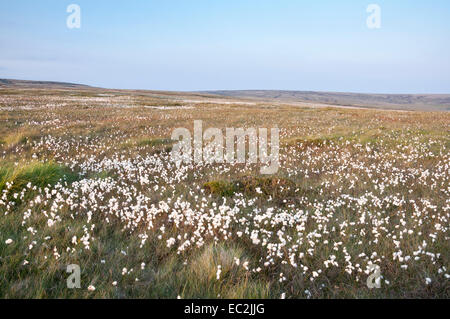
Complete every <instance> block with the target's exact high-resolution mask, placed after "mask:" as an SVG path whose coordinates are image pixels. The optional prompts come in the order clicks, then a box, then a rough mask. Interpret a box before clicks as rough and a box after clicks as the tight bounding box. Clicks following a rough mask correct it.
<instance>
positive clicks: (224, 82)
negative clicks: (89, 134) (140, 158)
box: [0, 0, 450, 94]
mask: <svg viewBox="0 0 450 319" xmlns="http://www.w3.org/2000/svg"><path fill="white" fill-rule="evenodd" d="M72 3H75V4H78V5H79V6H80V8H81V28H79V29H76V28H75V29H69V28H68V27H67V25H66V20H67V18H68V17H69V15H70V13H67V12H66V9H67V7H68V6H69V5H70V4H72ZM371 3H375V4H378V5H379V6H380V8H381V28H380V29H369V28H368V27H367V24H366V19H367V17H368V16H370V13H367V12H366V8H367V6H368V5H369V4H371ZM0 28H1V30H3V32H1V33H0V43H2V50H0V78H8V79H20V80H37V81H59V82H71V83H79V84H86V85H90V86H96V87H102V88H112V89H145V90H169V91H214V90H286V91H321V92H351V93H373V94H376V93H380V94H448V93H450V59H449V58H448V57H449V56H450V36H449V35H450V3H449V2H447V1H443V0H442V1H434V2H433V3H410V2H408V1H406V0H401V1H395V3H392V2H390V1H349V0H347V1H339V2H335V1H331V0H326V1H320V3H308V2H307V1H293V0H285V1H277V2H274V1H234V0H232V1H227V2H223V3H219V2H211V1H206V0H204V1H192V2H183V1H170V2H161V1H133V2H129V3H121V4H119V3H110V2H107V1H103V0H101V1H96V2H95V3H93V2H92V1H86V0H79V1H76V0H71V1H54V0H53V1H52V0H45V1H40V2H39V3H37V2H33V1H26V0H22V1H15V2H12V3H6V2H2V3H0Z"/></svg>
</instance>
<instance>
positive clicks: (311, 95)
mask: <svg viewBox="0 0 450 319" xmlns="http://www.w3.org/2000/svg"><path fill="white" fill-rule="evenodd" d="M202 93H209V94H214V95H220V96H227V97H234V98H246V99H257V100H273V101H279V102H304V103H312V104H314V103H320V104H328V105H340V106H354V107H372V108H382V109H400V110H429V111H450V94H365V93H339V92H313V91H278V90H237V91H206V92H202Z"/></svg>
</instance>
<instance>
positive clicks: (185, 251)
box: [0, 88, 450, 298]
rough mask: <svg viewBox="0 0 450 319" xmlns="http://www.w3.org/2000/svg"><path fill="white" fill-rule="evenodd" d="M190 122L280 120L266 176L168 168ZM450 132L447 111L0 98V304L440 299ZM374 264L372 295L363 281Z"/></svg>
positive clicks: (449, 247)
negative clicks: (76, 274)
mask: <svg viewBox="0 0 450 319" xmlns="http://www.w3.org/2000/svg"><path fill="white" fill-rule="evenodd" d="M194 120H203V126H204V128H207V127H218V128H226V127H235V128H239V127H243V128H247V127H256V128H258V127H264V128H271V127H275V126H277V127H278V128H280V143H281V145H280V146H281V149H280V164H281V165H280V170H279V171H278V173H277V174H275V175H260V174H259V167H258V164H206V163H204V164H189V165H187V164H178V165H175V164H174V163H173V162H171V161H170V154H169V152H170V150H171V147H172V145H173V142H172V141H171V140H170V136H171V132H172V130H173V129H174V128H176V127H186V128H189V129H190V130H192V127H193V122H194ZM449 125H450V113H447V112H399V111H379V110H361V109H357V110H356V109H343V108H331V107H329V108H326V107H325V108H324V107H321V108H307V107H303V108H302V107H298V106H295V105H290V104H289V103H287V102H286V104H283V103H278V104H276V105H275V104H273V103H269V102H267V103H264V102H249V101H248V100H240V99H236V98H226V97H222V98H219V97H212V96H208V95H201V94H177V93H167V92H139V91H134V92H133V91H112V90H100V89H90V88H86V89H85V88H77V89H56V88H53V89H44V88H42V89H27V88H21V89H18V88H4V89H1V90H0V297H3V298H30V297H31V298H104V297H107V298H131V297H135V298H177V297H180V298H280V297H285V298H344V297H347V298H354V297H356V298H369V297H374V298H404V297H418V298H449V297H450V284H449V277H450V269H449V268H450V265H449V258H450V244H449V236H450V232H449V218H450V183H449V180H450V161H449V160H450V154H449V149H450V135H449ZM69 264H78V265H80V267H81V289H68V288H67V286H66V278H67V277H68V276H69V274H67V273H66V267H67V265H69ZM372 264H375V265H378V266H380V273H381V276H382V277H381V278H380V285H381V288H374V289H369V288H368V287H367V285H366V280H367V278H368V276H369V274H370V273H371V272H370V271H369V269H370V267H371V265H372ZM89 286H91V287H90V289H88V287H89ZM94 287H95V290H94Z"/></svg>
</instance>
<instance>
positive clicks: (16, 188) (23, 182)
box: [0, 162, 78, 192]
mask: <svg viewBox="0 0 450 319" xmlns="http://www.w3.org/2000/svg"><path fill="white" fill-rule="evenodd" d="M77 178H78V175H77V174H75V173H73V172H71V171H70V170H69V169H68V168H67V167H65V166H62V165H59V164H55V163H53V162H47V163H39V162H35V163H25V164H19V165H14V164H3V165H2V166H0V191H1V190H3V189H4V188H5V187H6V183H13V186H12V187H11V190H12V192H20V191H21V190H22V189H24V188H25V187H26V186H27V184H28V183H31V184H32V186H36V187H38V188H44V187H51V186H54V185H55V184H56V183H58V182H67V183H69V184H70V183H72V182H73V181H75V180H77Z"/></svg>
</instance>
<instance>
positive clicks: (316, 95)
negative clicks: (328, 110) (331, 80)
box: [0, 79, 450, 111]
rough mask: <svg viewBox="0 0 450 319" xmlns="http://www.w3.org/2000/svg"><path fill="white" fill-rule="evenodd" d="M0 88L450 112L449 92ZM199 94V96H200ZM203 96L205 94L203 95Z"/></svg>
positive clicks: (2, 82)
mask: <svg viewBox="0 0 450 319" xmlns="http://www.w3.org/2000/svg"><path fill="white" fill-rule="evenodd" d="M0 88H16V89H26V88H28V89H41V90H42V89H80V90H89V91H97V90H101V91H102V92H113V91H114V92H122V93H126V92H133V94H144V93H157V92H159V93H161V94H167V95H170V96H174V95H183V96H184V95H186V94H188V95H191V94H194V95H195V96H198V97H208V98H214V97H216V98H221V99H223V98H225V99H226V98H233V99H245V100H247V101H248V100H250V101H258V102H261V101H262V102H277V103H295V104H300V105H305V106H322V107H323V106H325V107H326V106H347V107H362V108H378V109H394V110H421V111H450V94H370V93H368V94H366V93H340V92H314V91H282V90H219V91H198V92H175V91H147V90H110V89H101V88H96V87H91V86H88V85H83V84H75V83H65V82H55V81H27V80H12V79H0ZM199 94H200V95H199ZM202 95H205V96H202Z"/></svg>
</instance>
